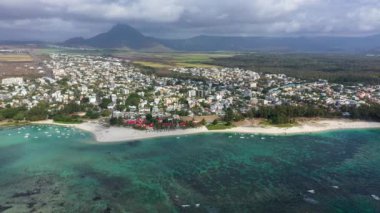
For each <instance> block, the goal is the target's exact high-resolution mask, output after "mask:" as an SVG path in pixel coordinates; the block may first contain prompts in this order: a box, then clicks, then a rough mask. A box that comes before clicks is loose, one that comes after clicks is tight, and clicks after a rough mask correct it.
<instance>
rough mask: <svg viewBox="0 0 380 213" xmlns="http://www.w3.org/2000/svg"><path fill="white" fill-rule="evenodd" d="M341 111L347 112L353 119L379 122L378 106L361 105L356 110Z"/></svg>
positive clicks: (379, 111)
mask: <svg viewBox="0 0 380 213" xmlns="http://www.w3.org/2000/svg"><path fill="white" fill-rule="evenodd" d="M342 110H344V111H346V112H349V113H350V116H351V118H353V119H363V120H373V121H380V104H371V105H369V106H368V105H362V106H360V107H358V108H355V107H349V108H347V107H345V108H343V109H342Z"/></svg>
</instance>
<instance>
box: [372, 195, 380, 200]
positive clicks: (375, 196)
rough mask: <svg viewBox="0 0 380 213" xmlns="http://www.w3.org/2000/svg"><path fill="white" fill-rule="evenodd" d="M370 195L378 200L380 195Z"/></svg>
mask: <svg viewBox="0 0 380 213" xmlns="http://www.w3.org/2000/svg"><path fill="white" fill-rule="evenodd" d="M371 197H372V198H373V199H375V200H380V197H379V196H377V195H371Z"/></svg>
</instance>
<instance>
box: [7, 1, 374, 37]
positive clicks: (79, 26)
mask: <svg viewBox="0 0 380 213" xmlns="http://www.w3.org/2000/svg"><path fill="white" fill-rule="evenodd" d="M0 11H1V13H0V39H4V38H5V35H9V32H8V31H9V30H11V29H18V30H19V31H20V32H22V29H25V28H28V29H27V30H25V31H27V32H32V31H33V30H34V31H35V32H36V33H35V35H38V33H41V32H43V34H41V37H43V38H50V39H53V38H54V39H56V38H59V37H61V38H62V39H64V38H67V37H70V36H73V35H83V36H89V35H92V34H96V33H97V32H99V30H105V29H106V28H109V27H110V26H111V25H113V24H115V23H122V22H124V23H132V25H134V26H137V27H139V28H141V29H144V30H145V32H146V33H149V34H151V35H158V36H161V35H164V36H170V35H171V34H172V35H174V34H175V35H184V36H186V35H193V34H225V35H284V34H285V35H286V34H291V35H295V34H312V35H315V34H340V35H342V34H347V35H348V34H350V35H351V34H373V33H380V2H379V0H234V1H231V0H229V1H227V0H1V1H0ZM5 32H7V33H5ZM54 33H55V34H58V35H53V34H54ZM157 33H158V34H157Z"/></svg>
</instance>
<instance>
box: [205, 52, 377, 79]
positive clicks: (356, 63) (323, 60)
mask: <svg viewBox="0 0 380 213" xmlns="http://www.w3.org/2000/svg"><path fill="white" fill-rule="evenodd" d="M210 63H211V64H214V65H218V66H223V67H239V68H243V69H252V70H254V71H256V72H262V73H277V74H286V75H288V76H292V77H296V78H300V79H305V80H317V79H326V80H329V81H330V82H335V83H354V82H355V83H356V82H358V83H373V84H379V83H380V57H367V56H361V55H327V54H326V55H321V54H245V55H236V56H234V57H230V58H215V59H214V61H213V62H210Z"/></svg>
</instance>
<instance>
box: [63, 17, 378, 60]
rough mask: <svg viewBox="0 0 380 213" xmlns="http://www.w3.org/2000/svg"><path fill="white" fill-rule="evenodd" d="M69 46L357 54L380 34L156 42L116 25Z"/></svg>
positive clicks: (374, 46) (371, 45) (369, 48)
mask: <svg viewBox="0 0 380 213" xmlns="http://www.w3.org/2000/svg"><path fill="white" fill-rule="evenodd" d="M63 45H64V46H70V47H80V46H82V47H83V46H87V47H95V48H129V49H133V50H160V51H168V50H176V51H247V52H248V51H267V52H325V53H334V52H336V53H347V52H349V53H355V52H361V53H362V52H371V51H373V50H379V49H380V35H377V36H368V37H223V36H197V37H193V38H189V39H156V38H150V37H146V36H144V35H143V34H142V33H140V32H139V31H137V30H136V29H134V28H133V27H131V26H129V25H126V24H118V25H115V26H114V27H113V28H112V29H111V30H110V31H108V32H106V33H101V34H99V35H97V36H95V37H92V38H89V39H84V38H82V37H77V38H72V39H69V40H67V41H65V42H64V43H63Z"/></svg>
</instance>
